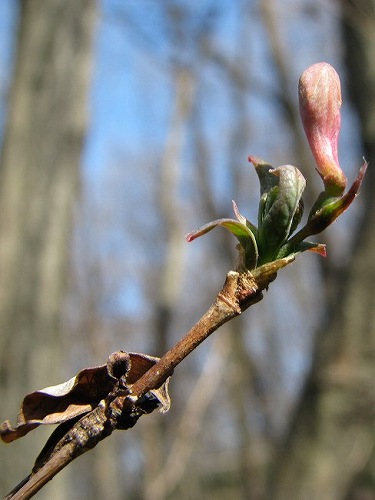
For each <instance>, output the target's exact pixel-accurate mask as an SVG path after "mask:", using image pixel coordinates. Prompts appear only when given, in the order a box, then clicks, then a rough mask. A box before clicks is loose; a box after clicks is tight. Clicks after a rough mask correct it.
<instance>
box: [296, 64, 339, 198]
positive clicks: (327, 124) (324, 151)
mask: <svg viewBox="0 0 375 500" xmlns="http://www.w3.org/2000/svg"><path fill="white" fill-rule="evenodd" d="M298 90H299V106H300V115H301V118H302V123H303V127H304V129H305V133H306V137H307V140H308V141H309V144H310V148H311V151H312V153H313V155H314V158H315V161H316V163H317V170H318V172H319V174H320V176H321V177H322V179H323V182H324V186H325V190H326V192H327V193H328V194H330V195H333V196H340V195H341V194H342V193H343V192H344V190H345V186H346V177H345V174H344V172H343V171H342V170H341V167H340V164H339V160H338V155H337V142H338V137H339V132H340V124H341V116H340V108H341V86H340V78H339V76H338V74H337V73H336V71H335V70H334V69H333V68H332V66H330V65H329V64H327V63H324V62H322V63H317V64H313V65H312V66H310V67H309V68H307V69H306V70H305V71H304V72H303V73H302V75H301V77H300V79H299V86H298Z"/></svg>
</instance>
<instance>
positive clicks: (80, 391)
mask: <svg viewBox="0 0 375 500" xmlns="http://www.w3.org/2000/svg"><path fill="white" fill-rule="evenodd" d="M158 360H159V358H156V357H153V356H148V355H146V354H139V353H127V352H124V351H118V352H115V353H112V354H111V355H110V356H109V358H108V361H107V363H106V364H105V365H100V366H95V367H91V368H84V369H83V370H81V371H80V372H78V374H77V375H76V376H75V377H73V378H71V379H70V380H68V381H67V382H64V383H62V384H59V385H55V386H51V387H46V388H44V389H41V390H37V391H34V392H32V393H30V394H28V395H26V396H25V398H24V400H23V402H22V404H21V408H20V412H19V414H18V417H17V424H16V425H15V426H14V427H13V426H12V425H11V423H10V422H9V420H6V421H5V422H3V423H2V424H1V425H0V436H1V439H2V440H3V441H4V442H6V443H9V442H11V441H14V440H15V439H18V438H20V437H22V436H25V435H26V434H27V433H28V432H30V431H31V430H33V429H35V428H36V427H38V426H39V425H43V424H61V423H64V422H67V421H70V420H72V419H76V417H78V416H81V415H84V414H86V413H88V412H90V411H92V410H93V409H94V408H95V407H96V406H97V405H98V404H99V402H100V401H101V400H103V399H105V398H106V397H107V396H108V395H109V394H110V393H112V392H113V391H115V390H116V389H118V388H119V386H121V388H122V390H126V389H130V387H131V385H132V384H133V383H134V382H135V381H136V380H138V379H139V378H140V377H141V376H142V375H143V374H144V373H146V372H147V370H149V369H150V368H151V366H153V365H154V364H155V363H156V362H157V361H158ZM167 386H168V381H167V382H165V383H164V384H163V385H162V386H161V387H160V388H158V389H153V390H151V391H150V392H149V393H148V397H149V398H155V399H156V403H157V404H156V406H158V407H159V409H160V411H162V412H165V411H168V409H169V407H170V398H169V394H168V388H167ZM146 396H147V395H146Z"/></svg>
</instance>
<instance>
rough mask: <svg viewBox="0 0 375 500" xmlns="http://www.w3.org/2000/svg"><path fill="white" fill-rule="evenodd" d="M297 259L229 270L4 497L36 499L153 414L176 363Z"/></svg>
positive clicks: (257, 295)
mask: <svg viewBox="0 0 375 500" xmlns="http://www.w3.org/2000/svg"><path fill="white" fill-rule="evenodd" d="M293 260H294V256H289V257H287V258H284V259H279V260H277V261H274V262H272V263H269V264H265V265H263V266H261V267H259V268H257V269H255V270H253V271H252V272H249V271H245V272H234V271H230V272H229V273H228V274H227V277H226V280H225V283H224V285H223V288H222V289H221V291H220V292H219V293H218V295H217V297H216V299H215V301H214V303H213V304H212V305H211V307H210V308H209V309H208V311H207V312H206V313H205V314H204V315H203V316H202V317H201V319H200V320H199V321H198V322H197V323H196V324H195V325H194V326H193V327H192V328H191V329H190V330H189V332H188V333H187V334H186V335H185V336H184V337H183V338H182V339H181V340H180V341H179V342H177V344H176V345H175V346H174V347H172V348H171V349H170V350H169V351H168V352H167V353H166V354H165V355H164V356H163V357H162V358H161V359H160V360H159V361H158V362H157V363H156V364H154V365H153V366H152V367H151V368H150V369H149V370H148V371H146V373H145V374H144V375H142V376H141V377H140V378H139V379H138V380H136V381H135V382H134V384H132V385H131V386H128V387H126V388H124V387H125V386H124V385H121V383H120V382H119V385H118V387H117V388H116V390H113V391H112V392H110V394H108V396H107V397H106V398H105V399H103V400H102V401H100V403H99V404H98V406H97V407H96V408H94V409H93V410H92V411H90V412H89V413H87V414H86V415H84V416H83V417H82V418H80V420H78V421H76V422H75V423H74V424H73V425H71V426H70V428H69V430H68V431H67V432H66V433H65V434H64V436H63V437H62V438H61V439H59V440H58V442H57V443H56V444H54V441H53V439H52V443H53V445H52V446H51V447H50V449H49V447H48V444H49V442H47V445H46V447H45V449H43V450H42V453H41V454H40V455H39V457H38V458H37V460H36V464H35V466H34V469H33V471H32V472H31V474H30V476H28V477H27V478H25V479H24V480H23V481H22V482H21V483H20V484H19V485H18V486H16V487H15V488H14V489H13V490H12V491H11V492H10V493H9V494H8V495H7V496H6V497H5V499H6V500H10V499H12V500H20V499H23V500H27V499H28V498H31V497H32V496H33V495H34V494H35V493H36V492H37V491H39V490H40V489H41V488H42V487H43V486H44V485H45V484H46V483H47V482H48V481H50V480H51V479H52V478H53V477H54V476H55V475H56V474H57V473H58V472H60V471H61V470H62V469H63V468H64V467H66V466H67V465H68V464H69V463H70V462H71V461H73V460H74V459H75V458H77V457H78V456H80V455H82V454H83V453H85V452H86V451H88V450H90V449H92V448H94V447H95V446H96V445H97V444H98V443H99V441H101V440H103V439H105V438H106V437H108V436H109V435H110V434H112V432H113V431H114V430H115V429H121V430H124V429H129V428H130V427H133V426H134V425H135V423H136V422H137V420H138V418H139V417H140V416H141V415H143V414H145V413H151V412H152V411H153V410H154V409H155V408H156V405H155V402H152V400H150V399H147V398H146V396H147V394H148V393H149V391H151V390H152V389H158V388H159V387H160V386H162V384H163V383H165V382H166V380H167V378H168V377H169V376H170V375H171V374H172V372H173V370H174V368H175V367H176V366H177V365H178V364H179V363H180V362H181V361H182V360H183V359H184V358H186V356H188V355H189V354H190V353H191V352H192V351H193V350H194V349H195V348H196V347H198V345H200V344H201V343H202V342H203V341H204V340H205V339H206V338H207V337H209V336H210V335H211V334H212V333H213V332H214V331H216V330H217V329H218V328H219V327H220V326H221V325H223V324H224V323H226V322H228V321H230V320H231V319H233V318H234V317H236V316H238V315H240V314H241V313H242V312H243V311H245V310H246V309H247V308H249V307H250V306H252V305H253V304H256V303H257V302H259V301H260V300H261V299H262V298H263V294H262V292H263V290H265V289H267V288H268V285H269V284H270V283H271V282H272V281H273V280H274V279H275V278H276V273H277V271H278V270H279V269H281V268H283V267H285V266H286V265H287V264H289V263H291V262H292V261H293ZM119 381H121V379H120V378H119ZM67 423H68V422H67ZM58 429H59V428H58ZM58 429H57V430H58ZM46 449H47V450H46Z"/></svg>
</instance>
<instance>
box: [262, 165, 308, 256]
mask: <svg viewBox="0 0 375 500" xmlns="http://www.w3.org/2000/svg"><path fill="white" fill-rule="evenodd" d="M270 174H271V175H274V176H275V177H276V179H277V180H278V185H277V186H272V187H271V188H270V190H269V191H268V192H264V193H263V194H262V196H261V201H260V204H259V217H260V219H259V227H258V238H257V239H258V246H259V255H260V261H261V262H262V263H264V262H268V261H269V260H272V259H273V258H274V257H275V255H276V254H277V251H278V249H279V248H280V247H281V246H282V245H283V244H284V243H285V242H286V241H287V239H288V237H289V236H290V234H291V232H292V230H294V228H295V227H296V225H297V224H298V222H299V220H300V218H301V216H302V210H303V205H302V203H301V196H302V193H303V191H304V189H305V185H306V181H305V178H304V177H303V175H302V174H301V172H300V171H299V170H298V169H297V168H296V167H293V166H292V165H283V166H281V167H278V168H275V169H273V170H271V171H270ZM269 185H270V183H269Z"/></svg>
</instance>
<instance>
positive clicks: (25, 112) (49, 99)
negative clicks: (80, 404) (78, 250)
mask: <svg viewBox="0 0 375 500" xmlns="http://www.w3.org/2000/svg"><path fill="white" fill-rule="evenodd" d="M94 14H95V1H94V0H78V1H76V0H74V1H69V2H66V1H64V0H51V1H49V2H44V1H43V0H25V1H23V2H22V3H21V11H20V26H19V38H18V48H17V60H16V67H15V74H14V81H13V85H12V89H11V97H10V104H9V112H8V122H7V127H6V131H5V137H4V144H3V150H2V157H1V163H0V241H1V246H0V322H1V339H0V356H1V379H0V398H1V401H3V402H5V401H6V405H4V404H3V407H2V411H1V415H2V419H4V418H5V417H6V416H8V415H10V414H13V413H15V412H16V405H17V401H18V400H19V398H20V396H21V395H22V394H24V393H25V392H28V391H30V390H31V389H32V388H35V387H43V386H44V385H45V382H46V380H49V381H51V382H54V381H55V380H58V372H59V366H60V365H61V362H62V361H63V356H62V353H61V352H60V351H59V338H60V334H61V324H60V321H61V315H62V304H63V300H64V294H65V290H66V284H67V283H66V274H67V273H66V271H67V266H68V251H69V241H70V234H71V229H72V220H73V219H72V215H73V208H74V202H75V199H76V195H77V188H78V182H79V164H80V158H81V149H82V143H83V139H84V134H85V129H86V105H87V88H88V82H89V75H90V66H91V53H92V49H91V42H92V34H93V27H94V19H95V15H94ZM3 412H4V413H3ZM5 412H6V414H5ZM30 448H32V446H30V441H29V442H26V448H25V447H12V448H11V447H6V448H5V447H1V449H0V453H1V458H0V461H1V464H2V474H1V490H2V491H3V492H5V490H6V489H8V488H9V487H10V486H11V485H12V483H14V482H15V481H16V477H19V475H20V472H21V470H22V469H24V468H25V471H26V470H27V467H29V466H30V463H32V458H31V456H30V454H29V450H30Z"/></svg>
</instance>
